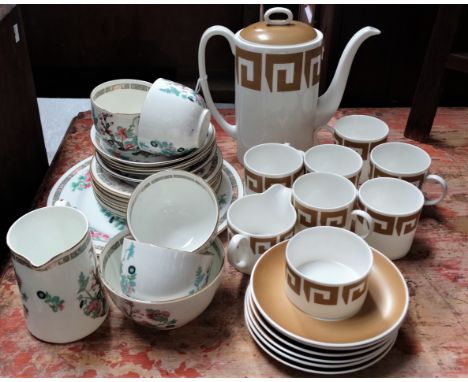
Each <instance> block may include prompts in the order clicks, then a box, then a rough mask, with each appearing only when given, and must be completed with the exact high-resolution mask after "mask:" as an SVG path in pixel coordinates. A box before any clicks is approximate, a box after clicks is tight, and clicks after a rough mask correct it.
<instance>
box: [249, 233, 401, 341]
mask: <svg viewBox="0 0 468 382" xmlns="http://www.w3.org/2000/svg"><path fill="white" fill-rule="evenodd" d="M286 244H287V242H286V241H285V242H282V243H279V244H277V245H275V246H274V247H272V248H270V249H269V250H268V251H266V252H265V253H264V254H263V255H262V256H261V257H260V259H259V260H258V261H257V263H256V264H255V267H254V269H253V271H252V278H251V280H252V281H251V283H252V298H253V301H254V304H255V306H256V307H257V308H258V311H259V313H260V314H261V316H262V317H264V318H265V320H266V321H267V322H268V323H269V324H271V325H272V326H273V327H274V328H275V329H276V330H278V331H280V332H281V333H283V334H284V335H286V336H287V337H289V338H292V339H294V340H296V341H298V342H300V343H304V344H307V345H312V346H315V347H320V348H327V349H330V348H333V349H345V348H348V349H356V348H359V347H365V346H368V345H371V344H373V343H376V342H379V341H381V340H382V339H383V338H385V337H387V336H388V335H389V334H391V333H392V332H396V331H397V330H398V328H399V327H400V325H401V323H402V321H403V319H404V318H405V316H406V313H407V311H408V306H409V293H408V288H407V286H406V282H405V280H404V278H403V275H402V274H401V272H400V271H399V270H398V268H397V267H396V266H395V265H394V264H393V262H392V261H391V260H389V259H388V258H387V257H386V256H384V255H383V254H382V253H380V252H379V251H376V250H375V249H373V255H374V266H373V267H372V270H371V272H370V274H369V281H368V282H369V292H368V296H367V298H366V301H365V302H364V305H363V307H362V308H361V310H360V311H359V313H358V314H356V315H355V316H353V317H351V318H348V319H345V320H341V321H322V320H317V319H314V318H312V317H311V316H309V315H307V314H306V313H304V312H302V311H301V310H299V309H298V308H297V307H295V306H294V305H293V304H292V303H291V302H290V301H289V299H288V297H287V296H286V294H285V292H284V283H285V282H286V275H285V267H286V260H285V249H286Z"/></svg>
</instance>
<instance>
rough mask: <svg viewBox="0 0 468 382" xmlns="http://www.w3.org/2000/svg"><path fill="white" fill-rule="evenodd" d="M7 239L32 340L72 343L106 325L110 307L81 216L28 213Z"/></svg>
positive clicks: (60, 211)
mask: <svg viewBox="0 0 468 382" xmlns="http://www.w3.org/2000/svg"><path fill="white" fill-rule="evenodd" d="M6 241H7V244H8V246H9V248H10V250H11V252H12V262H13V266H14V269H15V273H16V278H17V281H18V286H19V289H20V293H21V299H22V302H23V308H24V315H25V319H26V325H27V327H28V330H29V331H30V332H31V334H32V335H33V336H34V337H37V338H39V339H41V340H43V341H46V342H53V343H67V342H72V341H76V340H79V339H81V338H83V337H86V336H87V335H89V334H91V333H92V332H94V331H95V330H96V329H97V328H98V327H99V326H100V325H101V324H102V323H103V322H104V320H105V319H106V317H107V313H108V303H107V301H106V298H105V296H104V293H103V291H102V289H101V285H100V282H99V278H98V276H97V265H96V257H95V254H94V250H93V246H92V242H91V237H90V234H89V232H88V221H87V220H86V217H85V216H84V214H83V213H82V212H80V211H78V210H76V209H74V208H71V207H64V206H53V207H44V208H39V209H37V210H34V211H31V212H29V213H27V214H26V215H24V216H22V217H21V218H19V219H18V220H17V221H16V222H15V223H13V225H12V226H11V227H10V229H9V230H8V233H7V237H6Z"/></svg>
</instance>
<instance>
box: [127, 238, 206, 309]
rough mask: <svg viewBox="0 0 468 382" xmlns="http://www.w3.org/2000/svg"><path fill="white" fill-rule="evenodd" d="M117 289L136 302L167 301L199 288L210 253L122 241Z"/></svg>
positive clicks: (204, 276) (129, 240)
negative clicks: (136, 300) (137, 300)
mask: <svg viewBox="0 0 468 382" xmlns="http://www.w3.org/2000/svg"><path fill="white" fill-rule="evenodd" d="M121 256H122V259H121V263H122V270H121V273H120V287H121V290H122V292H123V293H124V294H126V295H127V296H130V297H134V298H136V299H139V300H151V301H167V300H174V299H176V298H180V297H185V296H189V295H192V294H194V293H196V292H198V291H199V290H200V289H201V288H203V287H204V286H205V285H206V283H207V281H208V276H209V273H210V268H211V263H212V262H213V254H212V253H210V252H206V253H204V254H198V253H192V252H185V251H179V250H176V249H168V248H162V247H158V246H155V245H152V244H146V243H141V242H138V241H135V240H132V239H130V238H125V239H124V241H123V245H122V253H121Z"/></svg>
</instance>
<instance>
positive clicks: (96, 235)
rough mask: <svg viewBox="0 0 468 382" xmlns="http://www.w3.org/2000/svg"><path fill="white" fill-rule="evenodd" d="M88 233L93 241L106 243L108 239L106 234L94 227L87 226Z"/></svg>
mask: <svg viewBox="0 0 468 382" xmlns="http://www.w3.org/2000/svg"><path fill="white" fill-rule="evenodd" d="M89 233H90V234H91V238H92V239H93V241H99V242H101V243H107V242H108V241H109V239H110V237H109V235H108V234H106V233H103V232H100V231H98V230H97V229H96V228H94V227H89Z"/></svg>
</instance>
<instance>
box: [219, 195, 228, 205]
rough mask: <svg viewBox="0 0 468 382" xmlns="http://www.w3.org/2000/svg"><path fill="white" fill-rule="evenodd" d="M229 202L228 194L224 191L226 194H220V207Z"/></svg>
mask: <svg viewBox="0 0 468 382" xmlns="http://www.w3.org/2000/svg"><path fill="white" fill-rule="evenodd" d="M226 203H227V195H226V194H225V193H224V194H221V195H219V196H218V204H219V208H222V207H224V206H225V205H226Z"/></svg>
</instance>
